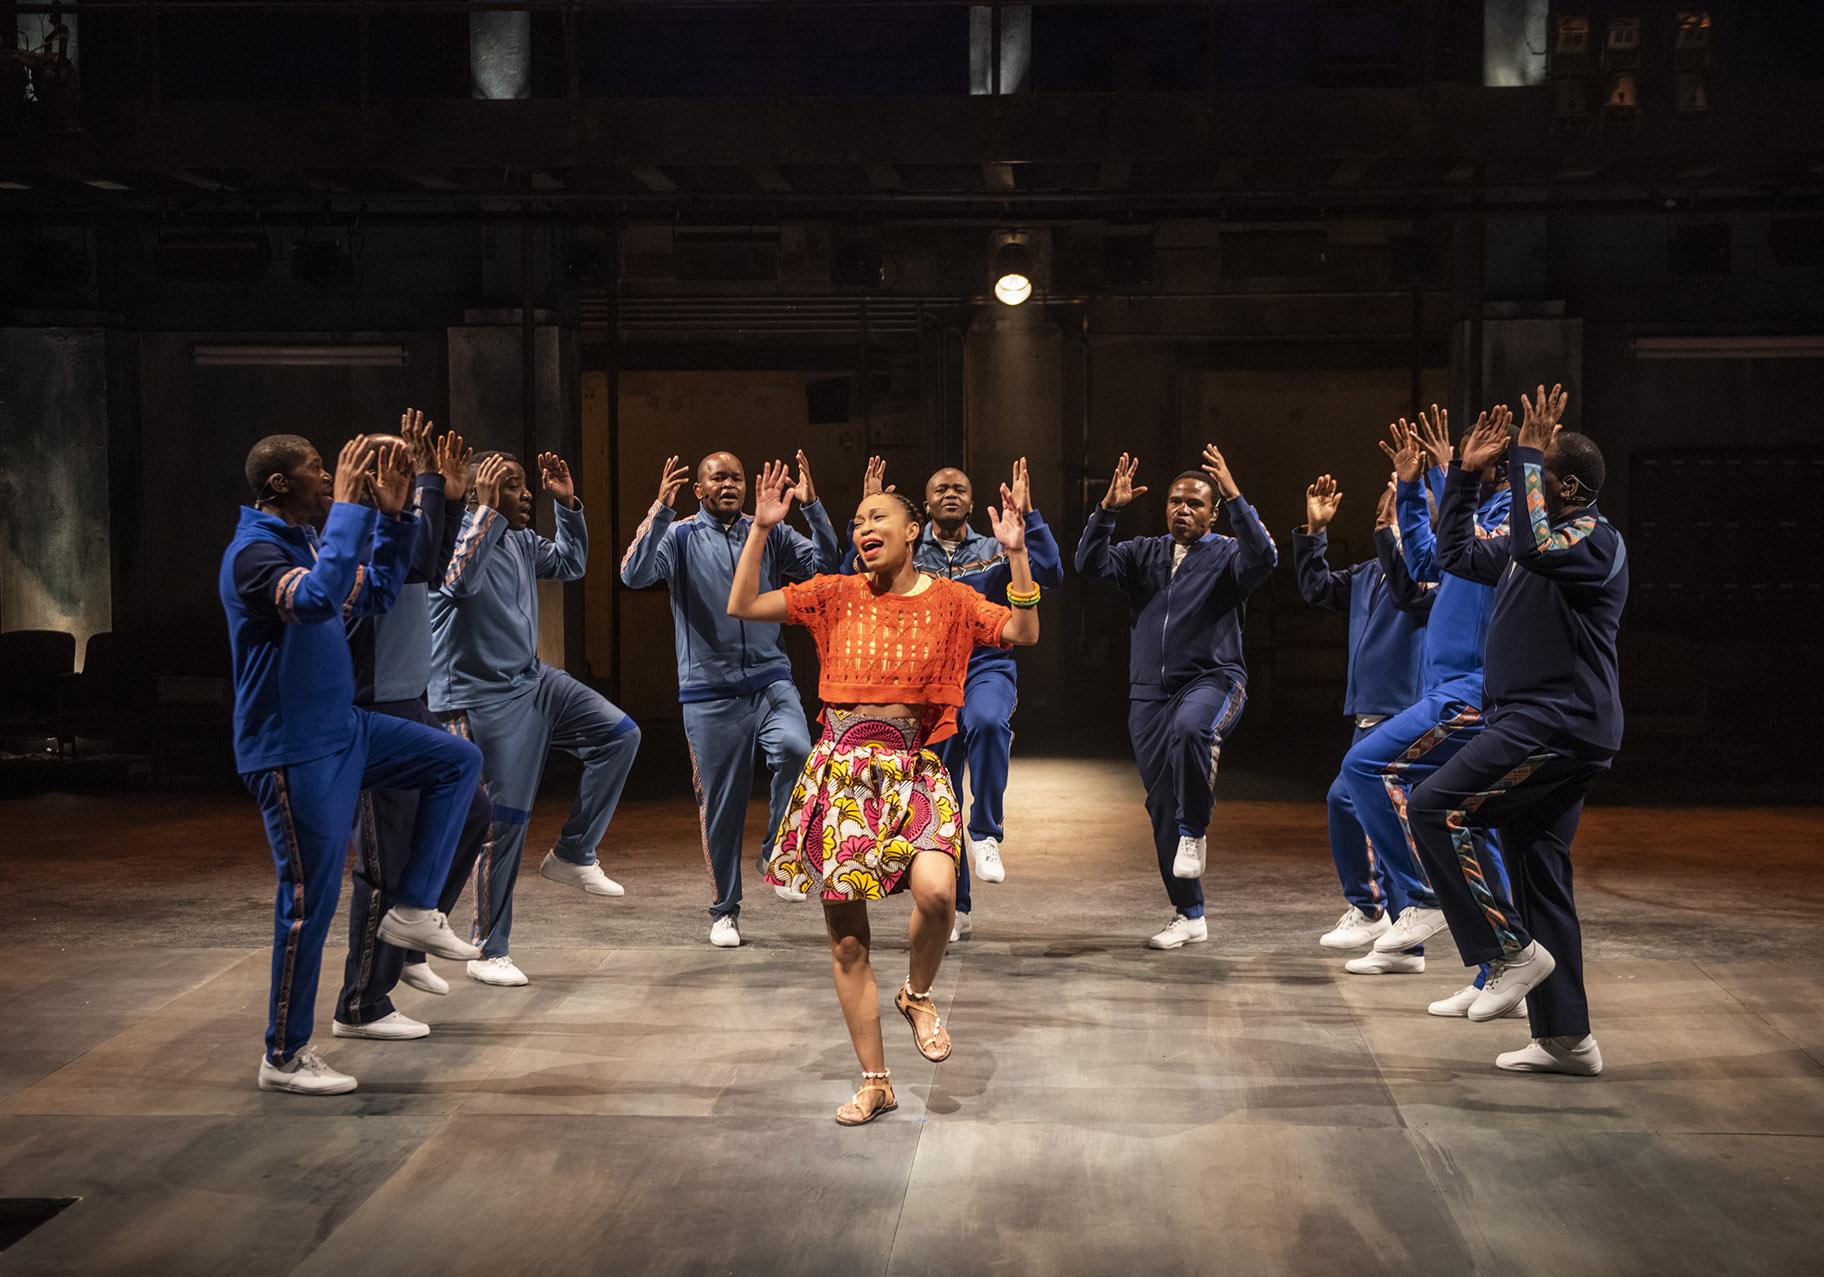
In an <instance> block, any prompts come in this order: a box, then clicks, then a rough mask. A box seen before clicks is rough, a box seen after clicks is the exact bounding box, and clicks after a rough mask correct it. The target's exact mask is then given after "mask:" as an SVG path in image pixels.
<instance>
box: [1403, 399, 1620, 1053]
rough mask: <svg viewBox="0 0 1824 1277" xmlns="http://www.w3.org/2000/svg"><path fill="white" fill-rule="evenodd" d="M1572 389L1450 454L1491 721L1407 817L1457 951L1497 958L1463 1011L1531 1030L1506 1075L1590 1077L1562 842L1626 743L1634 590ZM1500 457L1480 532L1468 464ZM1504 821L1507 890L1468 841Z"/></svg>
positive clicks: (1448, 549) (1451, 510)
mask: <svg viewBox="0 0 1824 1277" xmlns="http://www.w3.org/2000/svg"><path fill="white" fill-rule="evenodd" d="M1565 398H1566V397H1565V395H1564V394H1563V392H1562V391H1561V390H1560V388H1558V387H1556V386H1554V387H1553V388H1552V391H1551V393H1550V395H1548V394H1547V393H1546V390H1545V387H1544V386H1540V387H1539V393H1538V397H1537V399H1535V400H1532V401H1523V402H1524V404H1525V413H1524V421H1523V423H1522V425H1521V427H1520V433H1519V436H1518V437H1517V438H1516V439H1515V440H1514V441H1513V445H1512V447H1511V449H1510V447H1509V437H1508V432H1507V429H1506V427H1505V423H1501V422H1492V421H1491V422H1487V423H1485V424H1483V425H1481V426H1479V427H1478V429H1477V430H1476V431H1475V432H1474V433H1473V434H1472V435H1471V436H1470V438H1469V440H1468V441H1467V442H1466V443H1465V445H1464V448H1463V464H1462V465H1461V466H1458V467H1453V468H1452V469H1451V472H1450V480H1449V482H1448V484H1447V485H1446V487H1445V490H1444V500H1443V503H1442V506H1441V510H1440V514H1439V520H1438V555H1439V557H1440V559H1441V560H1442V561H1443V562H1444V565H1445V567H1446V568H1447V569H1448V570H1450V571H1452V572H1460V573H1463V574H1464V575H1466V576H1469V577H1471V578H1473V579H1475V580H1479V581H1484V582H1487V583H1489V584H1490V585H1492V586H1494V588H1495V604H1494V616H1493V618H1492V620H1491V622H1490V626H1489V632H1488V664H1487V670H1488V673H1487V696H1486V702H1487V706H1488V727H1487V730H1486V731H1484V732H1483V733H1482V734H1481V735H1480V736H1479V737H1477V738H1476V739H1475V740H1474V741H1471V742H1470V743H1469V744H1468V745H1467V746H1465V747H1464V749H1463V750H1462V752H1460V753H1459V754H1457V755H1456V757H1454V758H1452V759H1451V760H1450V761H1449V762H1448V763H1446V764H1444V766H1442V767H1440V768H1439V769H1438V770H1437V772H1436V773H1435V774H1434V775H1432V776H1431V777H1430V779H1428V780H1426V781H1425V783H1424V784H1422V785H1420V786H1419V788H1418V790H1417V792H1415V793H1414V794H1413V796H1412V805H1411V819H1412V830H1413V833H1414V834H1415V835H1416V836H1417V838H1418V844H1419V851H1420V854H1421V855H1422V856H1423V857H1424V859H1425V865H1426V868H1427V869H1428V870H1429V871H1430V873H1431V878H1432V882H1433V883H1434V884H1436V886H1437V888H1438V898H1439V901H1440V903H1441V904H1442V905H1443V908H1444V911H1445V913H1446V914H1447V915H1448V916H1449V919H1450V931H1451V935H1452V936H1453V937H1455V939H1456V941H1457V947H1458V950H1459V952H1460V953H1461V954H1462V956H1463V960H1464V961H1465V962H1466V963H1467V962H1486V963H1488V964H1489V977H1488V982H1487V986H1486V987H1485V988H1484V989H1483V990H1482V991H1481V993H1480V994H1478V995H1477V997H1476V999H1475V1001H1474V1002H1473V1003H1472V1004H1471V1005H1470V1007H1469V1008H1468V1015H1469V1018H1470V1019H1472V1020H1492V1019H1495V1018H1497V1017H1499V1016H1503V1015H1509V1014H1512V1013H1513V1012H1514V1011H1515V1010H1516V1009H1517V1008H1519V1007H1520V1006H1521V1005H1522V1003H1523V1001H1524V1002H1526V1003H1530V1005H1529V1006H1528V1009H1527V1010H1528V1015H1529V1017H1530V1019H1531V1021H1532V1039H1533V1040H1532V1042H1531V1043H1530V1044H1529V1045H1528V1046H1526V1047H1524V1048H1522V1049H1520V1050H1518V1051H1509V1052H1506V1053H1505V1054H1502V1055H1500V1056H1497V1057H1496V1060H1495V1063H1496V1064H1497V1065H1498V1066H1499V1067H1500V1068H1503V1069H1508V1070H1511V1071H1514V1072H1538V1073H1575V1074H1585V1075H1590V1074H1595V1073H1599V1072H1601V1071H1602V1054H1601V1052H1599V1051H1598V1050H1597V1048H1596V1039H1595V1038H1594V1037H1593V1036H1591V1034H1590V1011H1589V1003H1588V1000H1587V999H1586V997H1585V995H1584V988H1583V934H1582V930H1581V928H1580V926H1579V924H1578V921H1577V906H1576V902H1575V900H1574V899H1573V896H1572V892H1571V859H1570V852H1571V840H1572V839H1573V838H1574V837H1575V836H1576V833H1577V824H1578V821H1579V820H1580V819H1581V817H1582V815H1583V799H1584V793H1585V791H1586V790H1587V789H1588V788H1589V786H1590V783H1591V782H1592V781H1593V780H1595V779H1596V778H1597V777H1598V776H1600V775H1601V774H1602V773H1603V772H1604V771H1606V770H1607V769H1608V766H1609V764H1610V762H1611V761H1612V760H1613V758H1614V756H1615V752H1616V750H1617V749H1619V748H1620V746H1621V729H1622V715H1621V697H1620V690H1619V688H1620V680H1619V674H1618V660H1617V656H1616V635H1617V631H1618V630H1619V629H1620V625H1621V612H1622V607H1623V605H1624V604H1625V603H1626V602H1627V595H1628V567H1627V562H1628V555H1627V546H1626V544H1625V543H1624V542H1623V541H1622V539H1621V534H1620V533H1619V532H1617V531H1616V530H1615V528H1614V527H1613V526H1612V525H1611V524H1610V523H1609V521H1608V520H1607V519H1605V518H1603V517H1602V515H1601V514H1600V513H1599V512H1598V511H1597V509H1596V494H1597V491H1598V490H1599V489H1600V488H1601V487H1602V481H1603V461H1602V453H1601V452H1600V451H1598V450H1597V448H1596V445H1595V444H1594V443H1593V442H1592V441H1591V440H1590V439H1589V438H1588V437H1586V436H1584V435H1580V434H1576V433H1573V432H1571V431H1567V430H1563V429H1562V428H1561V427H1560V426H1559V425H1558V419H1559V417H1560V416H1561V415H1562V414H1563V411H1564V404H1565ZM1503 454H1505V455H1506V457H1507V469H1508V479H1509V482H1510V484H1511V485H1512V490H1513V502H1514V516H1513V520H1512V531H1511V534H1510V535H1509V536H1507V537H1505V538H1501V539H1492V540H1491V539H1479V538H1477V537H1476V536H1475V534H1474V507H1475V500H1476V498H1475V487H1476V480H1475V471H1476V470H1477V469H1478V468H1479V467H1481V466H1484V465H1487V464H1491V463H1493V462H1495V461H1498V460H1499V459H1500V458H1501V457H1502V456H1503ZM1490 828H1492V829H1497V830H1499V831H1500V833H1501V846H1502V850H1503V852H1504V854H1505V856H1506V858H1507V864H1508V869H1509V872H1510V873H1511V874H1512V880H1513V890H1512V892H1511V893H1510V892H1509V891H1508V890H1507V887H1506V884H1505V883H1503V882H1501V881H1500V880H1498V879H1496V878H1493V877H1491V876H1490V875H1489V874H1487V873H1486V872H1484V871H1483V868H1482V865H1481V863H1480V862H1479V861H1478V859H1477V857H1476V854H1475V848H1474V844H1473V835H1474V833H1475V832H1476V831H1477V830H1480V829H1490Z"/></svg>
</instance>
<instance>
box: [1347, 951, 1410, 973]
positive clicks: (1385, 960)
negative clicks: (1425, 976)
mask: <svg viewBox="0 0 1824 1277" xmlns="http://www.w3.org/2000/svg"><path fill="white" fill-rule="evenodd" d="M1343 970H1345V971H1347V972H1348V973H1349V974H1350V975H1420V974H1422V973H1423V972H1424V970H1425V955H1424V954H1422V953H1364V954H1363V955H1362V956H1361V957H1359V958H1351V959H1349V961H1347V962H1345V963H1343Z"/></svg>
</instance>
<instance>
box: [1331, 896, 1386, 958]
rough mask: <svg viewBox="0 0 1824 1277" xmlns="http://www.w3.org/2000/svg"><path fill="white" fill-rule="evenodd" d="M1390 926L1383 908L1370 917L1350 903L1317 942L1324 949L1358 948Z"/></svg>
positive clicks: (1384, 931)
mask: <svg viewBox="0 0 1824 1277" xmlns="http://www.w3.org/2000/svg"><path fill="white" fill-rule="evenodd" d="M1392 926H1393V924H1392V923H1391V922H1389V921H1387V911H1386V910H1385V909H1383V910H1381V913H1380V916H1379V917H1377V918H1373V919H1370V918H1369V917H1368V915H1367V914H1365V913H1363V912H1362V911H1361V910H1360V909H1357V908H1355V907H1354V906H1353V905H1351V906H1350V907H1349V908H1348V909H1347V910H1346V911H1345V912H1344V914H1343V916H1342V917H1340V918H1338V919H1337V920H1336V926H1334V927H1332V928H1331V929H1330V930H1328V931H1326V932H1324V934H1323V935H1321V936H1319V937H1318V938H1317V942H1318V943H1319V944H1321V945H1323V946H1324V948H1326V949H1359V948H1361V947H1362V946H1363V945H1365V944H1368V943H1370V942H1371V941H1373V940H1374V939H1375V938H1376V937H1377V936H1380V935H1383V934H1385V933H1386V932H1387V930H1388V929H1389V928H1390V927H1392Z"/></svg>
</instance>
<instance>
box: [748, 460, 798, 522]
mask: <svg viewBox="0 0 1824 1277" xmlns="http://www.w3.org/2000/svg"><path fill="white" fill-rule="evenodd" d="M792 491H793V484H792V476H791V473H790V472H789V471H788V470H787V469H786V465H785V462H783V461H769V462H767V463H766V464H765V465H764V466H763V467H761V470H760V478H759V479H758V480H757V481H756V482H755V483H754V523H755V525H756V526H758V527H760V528H772V527H776V526H778V525H779V524H781V523H784V522H785V516H786V515H787V514H789V513H790V512H791V509H792Z"/></svg>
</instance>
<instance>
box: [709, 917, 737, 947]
mask: <svg viewBox="0 0 1824 1277" xmlns="http://www.w3.org/2000/svg"><path fill="white" fill-rule="evenodd" d="M709 942H710V943H711V944H713V945H715V946H716V948H718V949H738V948H740V947H741V933H740V932H739V931H738V930H736V929H735V920H734V919H733V918H728V917H723V918H717V919H716V920H715V921H714V922H712V923H710V924H709Z"/></svg>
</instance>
